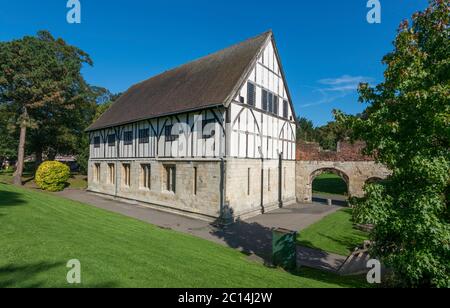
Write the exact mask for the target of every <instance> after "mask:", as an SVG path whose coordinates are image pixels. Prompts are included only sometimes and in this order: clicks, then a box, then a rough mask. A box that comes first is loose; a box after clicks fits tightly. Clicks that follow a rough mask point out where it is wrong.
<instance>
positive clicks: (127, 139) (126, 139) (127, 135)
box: [123, 131, 133, 145]
mask: <svg viewBox="0 0 450 308" xmlns="http://www.w3.org/2000/svg"><path fill="white" fill-rule="evenodd" d="M123 144H124V145H132V144H133V132H132V131H129V132H124V133H123Z"/></svg>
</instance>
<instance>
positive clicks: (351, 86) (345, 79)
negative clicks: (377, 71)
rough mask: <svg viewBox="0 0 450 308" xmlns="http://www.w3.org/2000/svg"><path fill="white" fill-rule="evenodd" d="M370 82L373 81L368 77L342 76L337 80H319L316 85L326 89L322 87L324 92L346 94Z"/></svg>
mask: <svg viewBox="0 0 450 308" xmlns="http://www.w3.org/2000/svg"><path fill="white" fill-rule="evenodd" d="M372 80H373V79H372V78H370V77H364V76H350V75H343V76H341V77H338V78H326V79H321V80H319V81H318V83H319V84H321V85H324V86H326V87H323V90H324V91H330V92H335V91H341V92H347V91H356V90H357V89H358V86H359V84H360V83H362V82H370V81H372Z"/></svg>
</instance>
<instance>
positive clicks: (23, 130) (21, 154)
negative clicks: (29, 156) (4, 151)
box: [13, 109, 28, 185]
mask: <svg viewBox="0 0 450 308" xmlns="http://www.w3.org/2000/svg"><path fill="white" fill-rule="evenodd" d="M22 117H23V119H22V123H21V125H20V138H19V150H18V151H17V165H16V171H15V172H14V178H13V183H14V185H22V174H23V167H24V160H25V141H26V136H27V119H28V113H27V111H26V109H25V110H24V113H23V115H22Z"/></svg>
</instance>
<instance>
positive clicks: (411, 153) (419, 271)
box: [337, 0, 450, 287]
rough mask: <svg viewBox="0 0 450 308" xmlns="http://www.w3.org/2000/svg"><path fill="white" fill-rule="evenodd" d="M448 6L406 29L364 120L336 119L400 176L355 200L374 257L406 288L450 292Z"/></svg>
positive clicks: (368, 90) (439, 2)
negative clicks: (367, 227)
mask: <svg viewBox="0 0 450 308" xmlns="http://www.w3.org/2000/svg"><path fill="white" fill-rule="evenodd" d="M449 12H450V9H449V0H434V1H430V5H429V8H428V9H427V10H425V11H424V12H420V13H416V14H415V15H414V16H413V19H412V24H411V25H410V23H409V22H408V21H405V22H403V23H402V24H401V26H400V29H399V32H398V35H397V38H396V40H395V42H394V45H395V50H394V51H393V52H391V53H390V54H388V55H387V56H385V58H384V60H383V62H384V63H385V64H386V65H387V69H386V72H385V81H384V82H383V83H382V84H380V85H378V86H377V87H375V88H372V87H369V86H368V85H367V84H362V85H361V86H360V100H361V101H362V102H366V103H368V104H369V107H368V108H367V111H366V117H365V118H363V119H362V118H348V117H346V116H344V115H342V114H340V113H338V114H337V118H338V119H339V121H340V122H341V123H344V124H346V125H347V126H348V127H349V128H351V129H352V131H353V132H354V135H353V137H354V138H355V139H362V140H364V141H366V143H367V148H366V152H367V153H368V154H371V153H375V155H376V158H377V160H378V161H379V162H381V163H383V164H385V165H386V166H388V167H389V168H390V169H391V170H392V171H393V175H392V176H391V177H390V178H389V179H388V180H387V181H384V182H381V183H378V184H371V185H368V186H367V187H366V192H367V196H366V197H365V198H362V199H354V200H353V203H354V205H355V206H356V209H355V215H354V216H355V219H356V220H357V221H359V222H361V223H372V224H374V225H375V229H374V230H373V232H372V234H371V238H372V240H373V241H374V243H375V245H374V246H373V251H372V254H373V255H375V256H378V257H379V258H381V259H382V261H383V262H384V263H385V264H386V265H387V266H389V267H391V268H392V269H393V270H394V275H395V277H394V278H395V281H396V282H397V284H399V285H401V286H413V287H419V286H433V287H448V286H449V281H450V261H449V260H450V214H449V190H450V189H449V185H450V39H449V35H450V28H449Z"/></svg>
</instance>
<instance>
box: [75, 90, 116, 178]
mask: <svg viewBox="0 0 450 308" xmlns="http://www.w3.org/2000/svg"><path fill="white" fill-rule="evenodd" d="M92 92H93V93H94V96H95V98H96V99H95V100H96V102H97V104H96V106H95V111H94V112H93V114H92V117H91V118H90V120H89V123H88V125H86V126H85V127H84V129H86V128H87V127H88V126H89V125H90V124H92V123H93V122H95V121H96V120H98V118H100V116H101V115H102V114H103V113H104V112H105V111H106V110H108V109H109V107H111V105H112V104H113V103H114V102H115V101H116V100H117V99H118V98H119V97H120V95H121V94H120V93H118V94H113V93H111V92H110V91H109V90H107V89H105V88H101V87H92ZM89 145H90V140H89V136H88V135H87V134H86V133H83V134H81V139H80V140H79V144H78V151H77V153H76V154H77V163H78V165H79V166H80V172H81V173H82V174H86V173H87V171H88V160H89Z"/></svg>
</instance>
